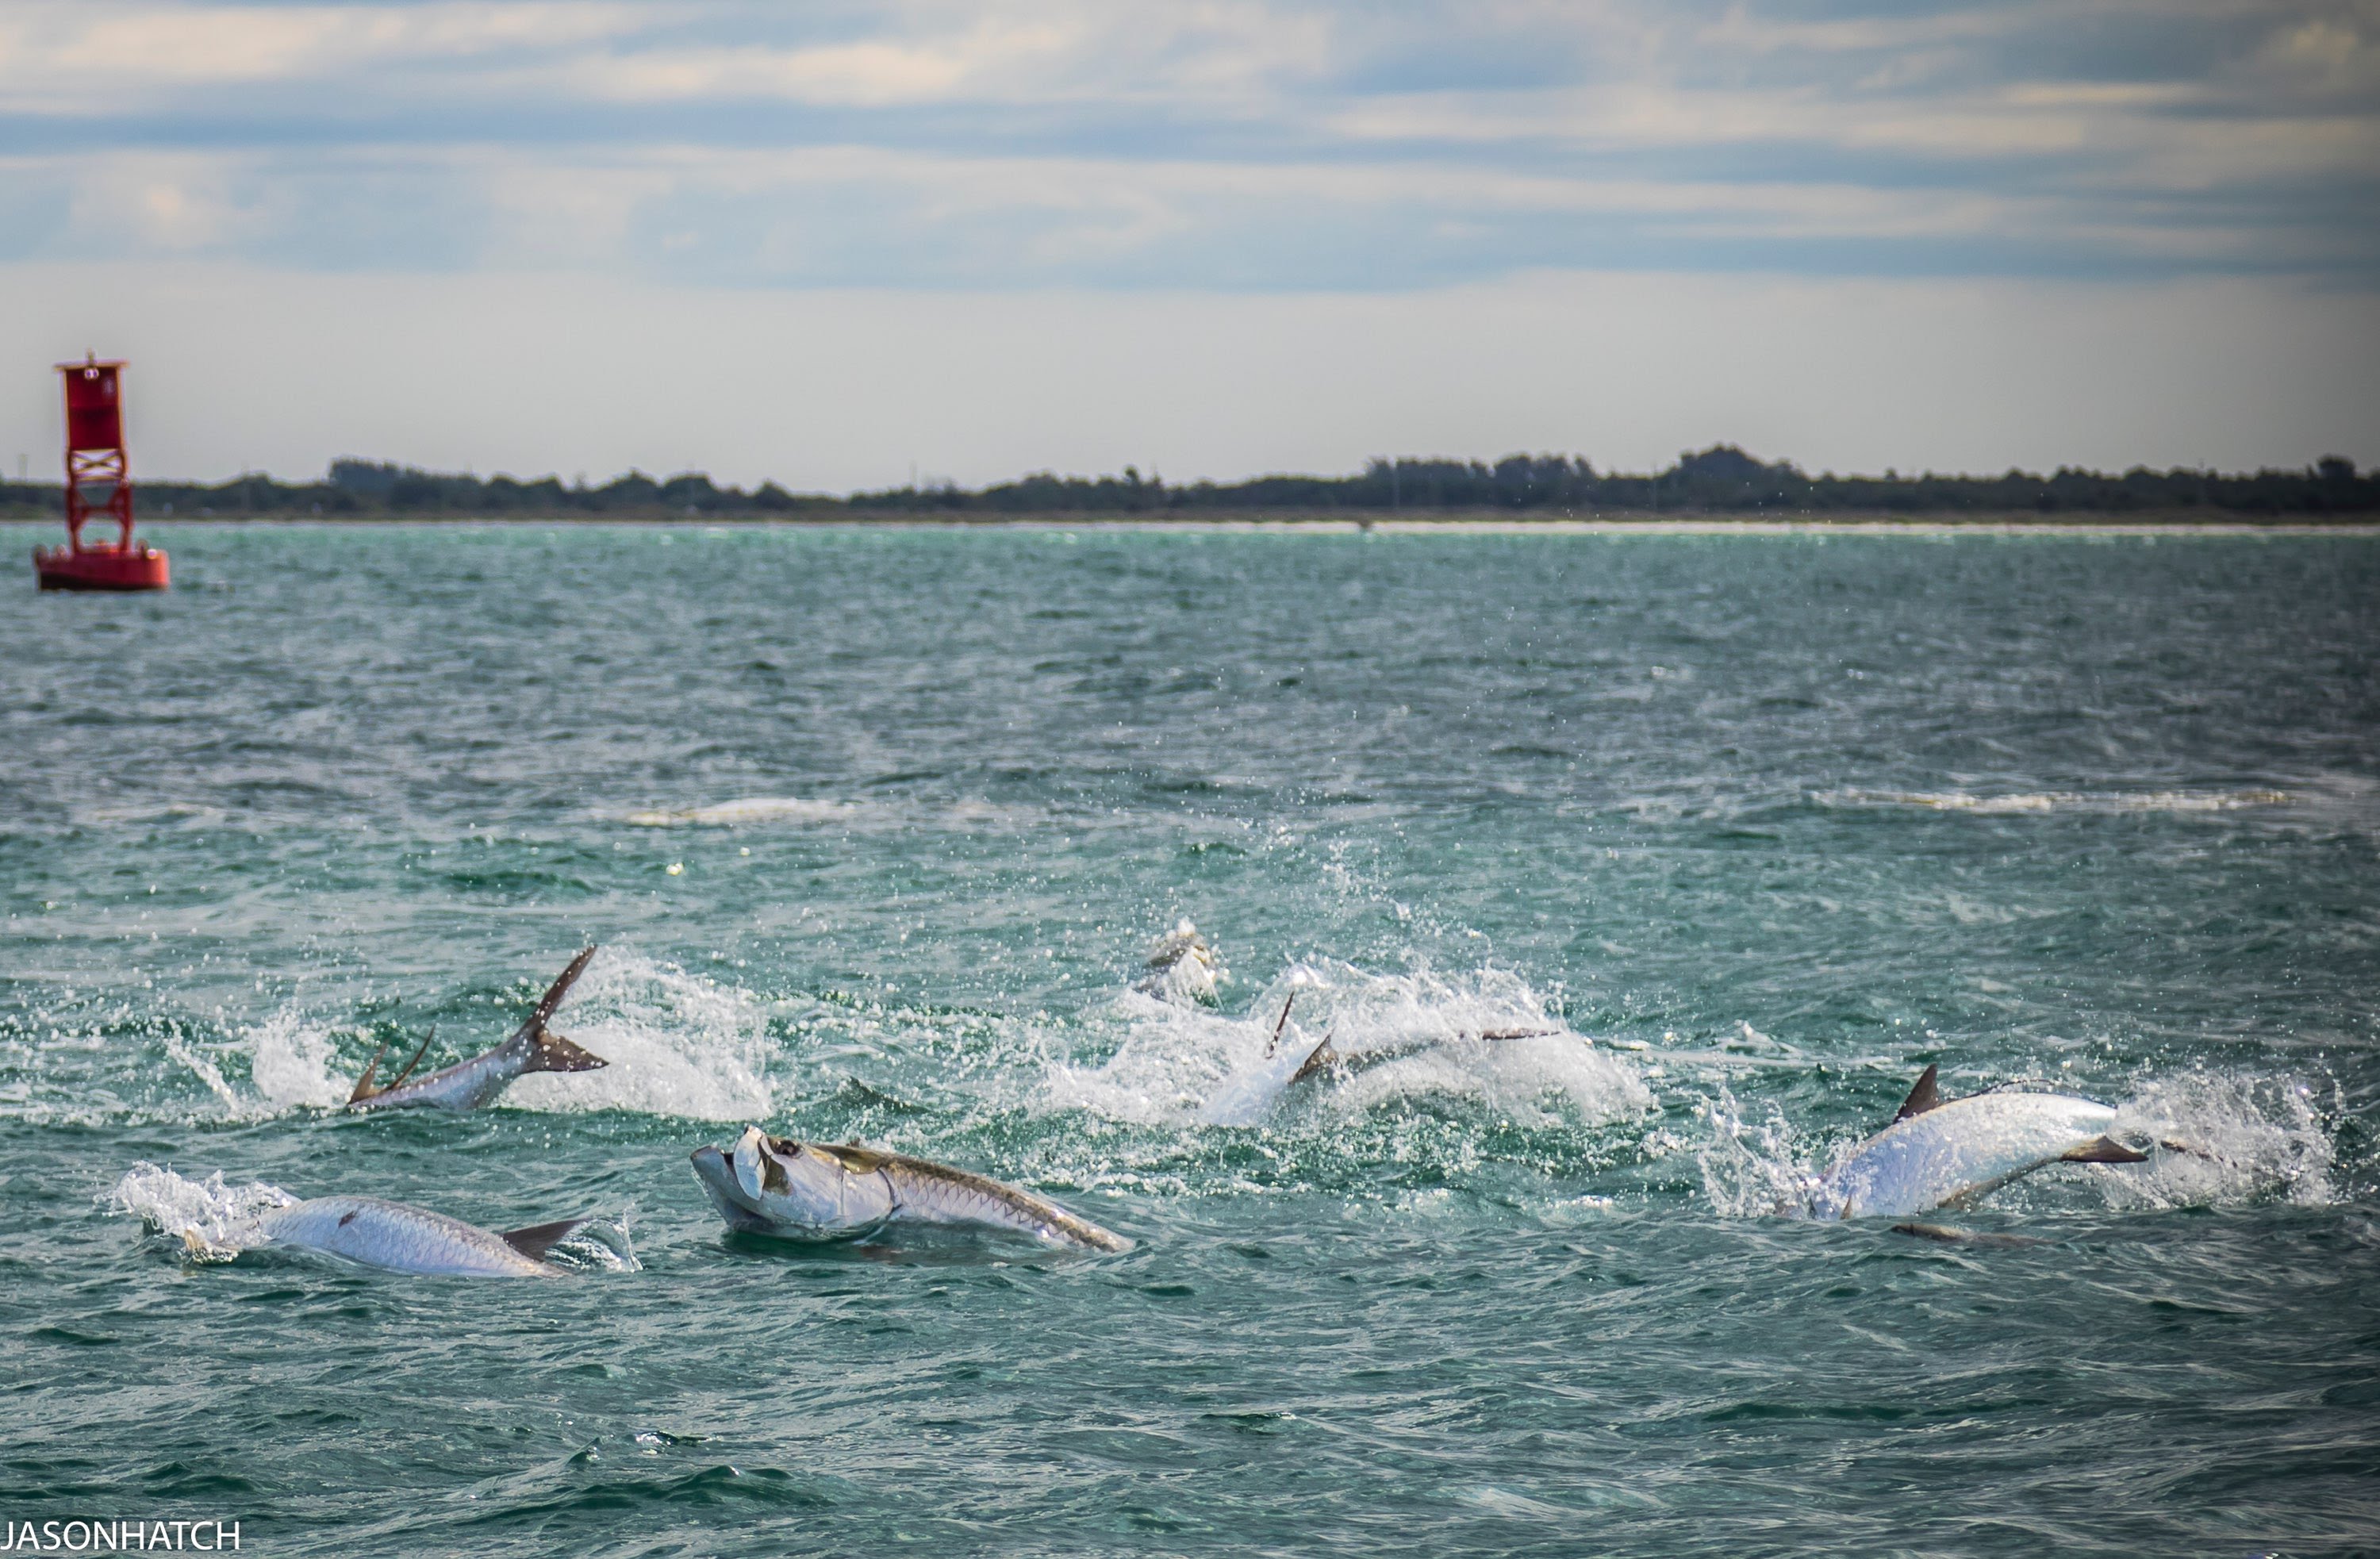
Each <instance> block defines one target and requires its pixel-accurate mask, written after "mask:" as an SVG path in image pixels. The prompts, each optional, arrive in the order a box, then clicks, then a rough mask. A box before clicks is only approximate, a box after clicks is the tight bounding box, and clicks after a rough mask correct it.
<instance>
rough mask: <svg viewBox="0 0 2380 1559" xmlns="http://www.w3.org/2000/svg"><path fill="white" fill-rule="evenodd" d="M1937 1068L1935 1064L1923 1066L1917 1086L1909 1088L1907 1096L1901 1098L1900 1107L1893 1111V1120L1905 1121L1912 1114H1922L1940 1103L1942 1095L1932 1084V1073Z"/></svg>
mask: <svg viewBox="0 0 2380 1559" xmlns="http://www.w3.org/2000/svg"><path fill="white" fill-rule="evenodd" d="M1937 1070H1938V1067H1937V1066H1928V1067H1926V1068H1925V1076H1924V1077H1922V1078H1918V1079H1917V1086H1916V1087H1915V1088H1913V1089H1911V1090H1909V1097H1908V1098H1906V1099H1904V1100H1902V1101H1901V1102H1900V1109H1898V1110H1896V1111H1894V1112H1893V1115H1892V1118H1893V1119H1894V1120H1896V1121H1905V1120H1907V1119H1908V1118H1909V1117H1910V1116H1912V1115H1922V1114H1925V1112H1926V1111H1928V1110H1931V1109H1935V1108H1937V1107H1938V1106H1939V1105H1940V1104H1941V1102H1942V1095H1941V1093H1940V1092H1939V1091H1938V1090H1936V1088H1935V1086H1934V1074H1935V1072H1936V1071H1937Z"/></svg>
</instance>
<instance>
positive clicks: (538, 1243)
mask: <svg viewBox="0 0 2380 1559" xmlns="http://www.w3.org/2000/svg"><path fill="white" fill-rule="evenodd" d="M577 1223H578V1221H577V1220H573V1221H571V1222H570V1223H568V1224H546V1225H544V1226H542V1227H541V1228H539V1229H524V1230H521V1231H518V1232H517V1233H516V1234H515V1235H513V1236H504V1235H499V1234H492V1233H491V1232H490V1231H488V1230H486V1229H483V1228H480V1227H479V1226H478V1225H477V1224H466V1223H464V1222H463V1221H462V1220H461V1219H459V1218H449V1217H447V1216H446V1215H445V1214H444V1213H443V1212H431V1211H430V1210H429V1209H428V1208H426V1207H412V1206H408V1205H407V1204H406V1203H404V1202H401V1201H383V1200H381V1199H380V1198H378V1197H316V1198H314V1199H313V1200H310V1201H300V1202H293V1203H291V1204H290V1205H289V1206H287V1207H279V1208H275V1209H273V1211H272V1212H267V1213H265V1214H264V1215H263V1216H262V1217H261V1218H260V1219H259V1220H258V1221H257V1226H258V1228H259V1229H260V1230H261V1232H262V1234H263V1236H264V1237H265V1239H266V1241H267V1242H268V1243H270V1244H273V1245H277V1246H283V1247H287V1248H297V1249H302V1250H320V1251H322V1252H324V1253H326V1254H328V1255H332V1256H340V1257H345V1258H346V1260H348V1261H357V1262H360V1263H362V1264H363V1265H365V1266H368V1267H382V1268H385V1269H386V1270H388V1271H390V1272H399V1273H421V1274H423V1275H425V1276H439V1277H558V1276H561V1275H563V1274H564V1272H565V1269H563V1268H561V1267H557V1266H555V1265H553V1263H552V1262H550V1261H540V1260H539V1259H538V1254H532V1252H536V1253H540V1254H541V1253H542V1251H543V1250H544V1249H545V1248H547V1247H549V1246H551V1245H552V1244H553V1241H554V1240H556V1239H559V1238H561V1237H562V1236H563V1234H566V1233H567V1232H568V1231H569V1230H570V1229H571V1228H575V1227H577ZM516 1240H517V1241H519V1242H520V1243H518V1244H516V1243H514V1241H516ZM524 1246H526V1247H527V1249H524V1248H523V1247H524Z"/></svg>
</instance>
